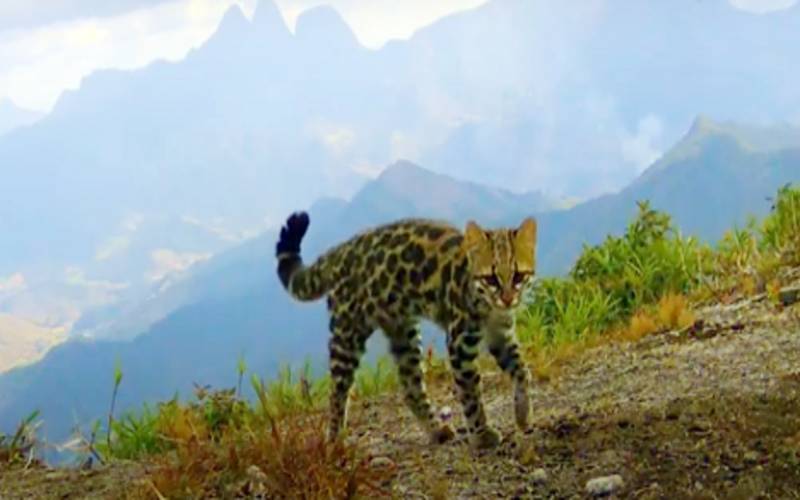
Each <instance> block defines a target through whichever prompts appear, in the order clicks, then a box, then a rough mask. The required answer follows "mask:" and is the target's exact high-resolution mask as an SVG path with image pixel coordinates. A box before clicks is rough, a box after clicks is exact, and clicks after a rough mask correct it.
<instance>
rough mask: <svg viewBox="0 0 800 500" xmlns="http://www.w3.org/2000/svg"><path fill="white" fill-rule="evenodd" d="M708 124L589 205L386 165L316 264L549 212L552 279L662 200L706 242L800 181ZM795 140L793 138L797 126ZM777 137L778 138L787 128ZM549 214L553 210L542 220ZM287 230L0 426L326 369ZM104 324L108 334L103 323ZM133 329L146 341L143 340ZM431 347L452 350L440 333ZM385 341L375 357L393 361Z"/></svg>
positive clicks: (787, 152) (135, 309)
mask: <svg viewBox="0 0 800 500" xmlns="http://www.w3.org/2000/svg"><path fill="white" fill-rule="evenodd" d="M752 130H755V129H748V128H747V127H739V126H736V125H732V124H724V123H714V122H712V121H710V120H709V119H708V118H703V117H700V118H698V119H697V120H696V121H695V123H694V125H693V126H692V127H691V129H690V130H689V132H688V133H687V134H686V136H685V137H684V138H683V139H682V140H681V141H679V143H678V144H677V145H676V146H675V147H674V148H673V149H672V150H670V151H669V152H668V153H667V154H666V155H664V157H663V159H662V160H660V161H659V162H656V163H655V164H654V165H653V166H651V167H650V168H649V169H648V170H647V171H645V172H644V173H643V174H642V175H641V176H640V177H639V178H638V179H637V180H636V181H634V182H633V183H632V184H631V185H629V186H628V187H627V188H625V189H623V190H622V191H620V192H619V193H617V194H614V195H608V196H605V197H601V198H598V199H595V200H591V201H588V202H585V203H582V204H578V205H577V206H574V207H571V208H566V209H561V210H549V209H548V207H549V206H550V203H551V201H550V200H547V199H546V198H543V197H542V196H541V195H535V194H529V195H518V194H515V193H513V192H509V191H504V190H500V189H496V188H491V187H486V186H482V185H479V184H475V183H470V182H464V181H457V180H455V179H452V178H450V177H447V176H444V175H441V174H436V173H433V172H431V171H429V170H426V169H424V168H421V167H419V166H416V165H414V164H411V163H409V162H399V163H396V164H394V165H391V166H389V167H388V168H386V169H385V170H384V171H383V172H382V173H381V175H379V176H378V177H377V178H376V179H375V180H374V181H371V182H369V183H368V184H367V185H366V186H364V187H363V188H362V189H361V190H360V191H359V192H358V193H357V194H356V195H355V196H354V197H353V198H352V199H351V200H349V201H345V200H339V199H332V198H325V199H321V200H320V201H319V202H317V203H315V204H314V205H313V206H312V208H311V210H310V213H311V220H312V224H311V228H310V230H309V234H308V237H307V242H306V243H305V244H304V253H305V255H306V256H307V259H309V260H310V259H312V258H313V257H314V256H315V255H317V254H319V253H320V252H321V251H323V250H324V249H325V248H326V247H327V246H328V245H330V244H332V243H334V242H336V241H340V240H341V239H342V238H344V237H346V236H348V235H350V234H352V233H353V232H355V231H357V230H361V229H363V228H365V227H368V226H371V225H375V224H378V223H381V222H385V221H388V220H392V219H395V218H399V217H408V216H428V217H436V218H444V219H449V220H452V221H453V222H454V223H457V224H463V223H464V222H465V221H466V220H468V219H476V220H478V221H479V222H482V223H484V224H486V225H497V224H506V223H508V224H516V223H518V221H519V219H521V217H523V216H526V215H530V214H534V213H538V212H541V213H538V215H537V217H538V219H539V227H540V236H539V243H538V252H539V260H538V266H539V272H540V273H541V274H542V275H552V274H558V273H561V272H563V271H565V270H566V268H567V267H568V266H569V264H570V262H571V260H572V259H573V258H574V256H576V255H577V254H578V252H579V251H580V249H581V246H582V245H583V244H590V243H593V242H596V241H599V240H600V239H601V238H603V237H604V236H605V235H606V234H619V233H620V232H621V231H622V230H623V229H624V227H625V224H626V223H627V222H628V221H629V219H630V217H632V216H633V215H634V213H635V210H636V206H635V201H637V200H642V199H649V200H651V201H652V202H653V204H654V205H655V206H656V207H657V208H659V209H662V210H665V211H667V212H668V213H670V214H672V215H673V216H674V219H675V221H676V223H677V224H678V225H679V227H680V228H681V229H682V230H683V231H684V232H685V233H691V234H695V235H697V236H699V237H702V238H704V239H706V240H709V239H714V238H717V237H719V236H720V235H721V234H722V232H723V231H724V230H725V229H726V228H730V227H732V226H734V225H736V224H740V225H741V224H744V223H745V222H746V218H747V216H748V215H764V214H765V213H767V211H768V210H769V206H770V202H769V200H768V199H767V198H768V197H769V196H771V195H773V194H774V193H775V191H776V190H777V188H778V187H779V186H781V185H783V184H785V183H787V182H792V181H795V182H796V181H797V180H798V179H800V140H798V139H800V137H798V135H797V132H792V133H789V134H787V135H786V136H785V138H784V140H782V141H777V142H779V143H777V142H775V141H767V143H760V142H759V141H757V140H756V138H757V137H760V136H763V137H773V138H774V137H776V136H775V135H773V134H767V133H765V131H764V130H763V129H757V130H758V131H759V132H758V133H755V134H753V135H752V137H753V138H752V139H750V140H748V138H749V137H751V135H750V132H752ZM786 130H788V129H786ZM776 133H777V132H776ZM542 210H544V211H542ZM275 238H276V234H275V232H274V231H268V232H266V233H264V234H262V235H261V236H259V237H257V238H254V239H251V240H249V241H247V242H245V243H243V244H241V245H238V246H236V247H234V248H232V249H231V250H228V251H226V252H223V253H221V254H220V255H218V256H215V257H212V258H210V259H208V260H207V261H205V262H202V263H199V264H197V265H195V266H194V267H193V268H192V269H190V271H189V272H188V273H187V274H186V275H185V276H184V277H183V278H181V279H180V280H178V281H177V282H176V283H174V284H173V285H172V286H171V287H168V288H166V289H164V290H163V291H162V292H160V293H158V294H156V295H154V296H153V297H151V298H150V299H149V300H147V301H144V302H140V303H134V304H130V305H128V306H127V307H126V308H122V310H115V309H114V307H111V308H110V309H109V310H107V311H105V313H104V314H98V316H97V317H98V318H99V319H95V320H93V319H92V318H88V317H87V318H85V319H84V320H83V321H85V323H86V325H85V326H86V327H87V328H91V327H93V326H96V327H102V328H107V329H110V331H109V332H108V336H109V337H114V330H115V329H120V330H122V331H125V332H126V335H127V336H128V337H129V340H127V341H95V340H81V339H74V340H72V341H68V342H66V343H64V344H62V345H60V346H57V347H55V348H53V349H52V350H51V351H50V352H49V353H48V354H47V355H46V356H45V358H44V359H42V360H41V361H39V362H37V363H34V364H32V365H29V366H26V367H22V368H17V369H14V370H11V371H10V372H8V373H5V374H3V375H0V428H9V427H11V426H12V425H13V424H14V423H15V422H16V421H17V420H18V419H19V418H21V417H22V416H24V415H25V414H27V412H29V411H31V409H33V408H39V409H41V410H42V412H43V415H45V418H46V421H47V432H48V433H49V435H50V436H52V437H55V438H63V437H64V436H65V435H66V433H67V432H68V431H69V430H70V427H71V425H73V424H74V423H75V422H81V423H86V422H88V421H89V420H90V419H91V418H94V417H97V416H99V415H101V413H102V412H103V411H104V409H105V407H106V405H107V403H108V395H109V391H110V388H111V387H110V385H111V374H112V373H113V369H114V366H115V363H117V362H119V363H120V364H121V366H122V369H123V372H124V374H125V375H124V382H123V387H122V389H121V391H120V400H119V408H120V409H125V408H131V407H135V406H137V405H139V404H141V403H142V402H143V401H154V400H158V399H163V398H169V397H171V396H172V395H173V394H174V393H175V392H176V391H178V392H179V393H180V394H183V395H186V394H188V393H189V391H190V390H191V387H192V383H193V382H197V383H201V384H212V385H215V386H225V385H227V386H230V385H232V384H233V383H234V380H235V376H236V370H235V367H236V363H237V361H238V359H239V357H240V356H242V355H244V357H245V359H246V361H247V362H248V366H249V368H250V369H251V370H252V371H253V372H254V373H258V374H260V375H263V376H264V377H265V378H269V377H271V376H274V375H275V374H276V372H277V370H278V367H279V366H280V365H281V364H282V363H294V364H297V363H300V362H302V360H304V359H310V360H311V361H312V362H313V366H315V367H316V369H322V368H323V367H324V365H325V359H326V358H325V350H326V347H325V346H326V338H327V332H326V326H325V325H326V321H325V312H324V307H323V305H322V304H320V303H315V304H299V303H295V302H293V301H291V300H290V299H289V298H288V296H287V295H286V294H285V292H284V291H283V290H282V288H281V287H280V284H279V283H278V281H277V279H276V277H275V262H274V257H273V251H274V242H275ZM97 325H100V326H97ZM132 332H137V333H141V332H143V333H141V335H138V336H133V335H131V333H132ZM430 334H431V332H428V334H426V336H427V338H428V339H429V340H433V339H436V343H437V344H439V343H440V341H441V335H438V334H435V336H433V337H431V336H430ZM375 344H380V340H378V339H376V341H375V342H373V344H372V347H371V348H370V352H371V355H374V354H375V353H376V352H380V346H377V347H376V346H375Z"/></svg>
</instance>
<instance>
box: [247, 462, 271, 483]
mask: <svg viewBox="0 0 800 500" xmlns="http://www.w3.org/2000/svg"><path fill="white" fill-rule="evenodd" d="M247 477H248V478H249V479H250V480H251V481H253V482H254V483H265V482H267V475H266V474H264V471H262V470H261V469H259V468H258V466H257V465H251V466H250V467H248V468H247Z"/></svg>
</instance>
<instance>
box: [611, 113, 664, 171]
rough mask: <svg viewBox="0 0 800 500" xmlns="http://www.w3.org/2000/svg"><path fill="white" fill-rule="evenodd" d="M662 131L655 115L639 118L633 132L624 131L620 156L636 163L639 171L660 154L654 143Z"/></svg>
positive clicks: (659, 121)
mask: <svg viewBox="0 0 800 500" xmlns="http://www.w3.org/2000/svg"><path fill="white" fill-rule="evenodd" d="M663 133H664V125H663V124H662V122H661V120H660V119H659V118H658V117H657V116H655V115H647V116H645V117H644V118H642V119H641V120H639V124H638V125H637V127H636V133H635V134H628V133H625V135H624V137H623V138H622V141H621V144H620V147H621V152H622V158H623V159H624V160H625V161H627V162H628V163H633V164H634V165H636V167H637V168H638V170H639V171H640V172H641V171H642V170H644V169H645V168H647V167H649V166H650V165H652V164H653V162H655V161H656V160H657V159H658V158H659V157H660V156H661V154H662V152H661V151H659V150H658V149H656V146H655V143H656V142H658V140H659V139H660V138H661V135H662V134H663Z"/></svg>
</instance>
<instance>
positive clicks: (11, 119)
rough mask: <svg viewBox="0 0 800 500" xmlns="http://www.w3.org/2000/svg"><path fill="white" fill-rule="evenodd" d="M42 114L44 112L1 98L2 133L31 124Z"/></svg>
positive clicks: (0, 119)
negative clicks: (23, 107)
mask: <svg viewBox="0 0 800 500" xmlns="http://www.w3.org/2000/svg"><path fill="white" fill-rule="evenodd" d="M42 116H44V115H43V114H42V113H38V112H36V111H28V110H27V109H22V108H19V107H17V106H16V105H15V104H14V103H13V102H11V101H9V100H8V99H0V135H3V134H7V133H8V132H11V131H12V130H15V129H17V128H20V127H25V126H27V125H31V124H33V123H35V122H36V121H37V120H39V119H41V118H42Z"/></svg>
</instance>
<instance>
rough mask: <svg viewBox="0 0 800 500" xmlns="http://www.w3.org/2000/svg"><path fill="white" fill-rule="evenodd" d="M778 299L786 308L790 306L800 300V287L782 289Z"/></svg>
mask: <svg viewBox="0 0 800 500" xmlns="http://www.w3.org/2000/svg"><path fill="white" fill-rule="evenodd" d="M778 298H779V299H780V301H781V304H783V305H784V306H790V305H792V304H794V303H795V302H797V301H799V300H800V286H792V287H786V288H782V289H781V291H780V292H778Z"/></svg>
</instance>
